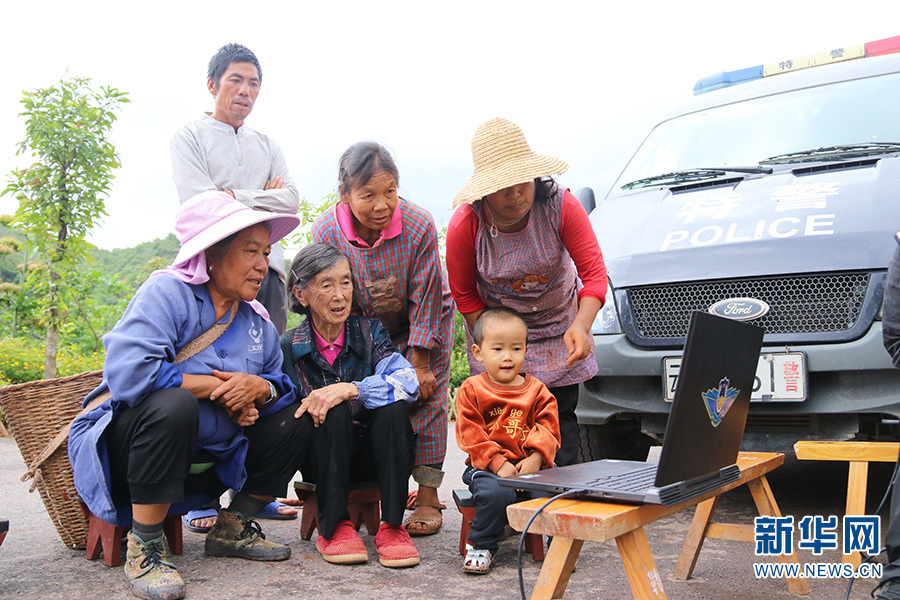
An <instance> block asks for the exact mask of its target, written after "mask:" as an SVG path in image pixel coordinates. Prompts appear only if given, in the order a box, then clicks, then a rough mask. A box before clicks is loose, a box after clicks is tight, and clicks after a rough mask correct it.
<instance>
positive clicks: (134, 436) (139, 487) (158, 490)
mask: <svg viewBox="0 0 900 600" xmlns="http://www.w3.org/2000/svg"><path fill="white" fill-rule="evenodd" d="M197 402H198V400H197V399H196V398H194V395H193V394H191V393H190V392H188V391H187V390H183V389H181V388H167V389H163V390H158V391H156V392H153V393H152V394H150V395H148V396H147V397H146V398H145V399H144V400H143V401H142V402H141V403H140V404H139V405H137V406H135V407H134V408H127V409H125V410H123V411H121V412H120V413H119V414H117V415H116V416H115V418H113V420H112V422H111V423H110V425H109V427H108V428H107V430H106V434H105V435H106V448H107V452H108V453H109V463H110V479H111V482H112V494H113V500H114V501H115V502H116V504H132V503H133V504H170V503H177V502H183V501H184V499H185V497H189V498H194V497H195V496H202V497H204V498H205V499H201V500H200V501H199V502H198V503H197V506H198V507H199V506H202V505H203V503H205V502H206V501H208V500H209V499H211V498H214V497H217V496H219V495H221V494H222V493H223V492H224V491H225V489H226V486H225V485H224V484H223V483H222V482H221V481H220V480H219V477H218V476H217V475H216V473H215V470H214V469H209V470H207V471H205V472H203V473H201V474H199V475H189V471H190V466H191V463H192V462H195V459H197V450H196V448H195V446H196V442H197V431H198V411H197ZM200 402H208V400H200ZM297 407H298V405H297V404H294V405H291V406H288V407H286V408H284V409H282V410H281V411H279V412H277V413H275V414H273V415H269V416H267V417H261V418H260V419H259V420H258V421H257V422H256V423H254V424H253V425H252V426H251V427H246V428H244V433H245V435H246V436H247V438H248V439H249V441H250V444H249V446H248V450H247V458H246V460H245V462H244V467H245V468H246V470H247V481H246V483H245V484H244V487H243V490H242V491H244V492H246V493H248V494H255V495H260V496H269V495H272V496H277V495H284V494H285V492H286V491H287V485H288V482H289V481H290V480H291V477H292V476H293V475H294V473H295V472H296V471H297V469H298V468H299V466H300V464H301V462H302V459H303V457H304V456H305V454H307V453H308V452H309V446H310V442H311V439H312V431H311V430H312V423H311V422H310V423H308V424H304V423H302V422H301V421H299V420H297V419H295V418H294V411H295V410H296V409H297ZM208 460H209V457H208V456H205V457H202V458H199V459H198V460H196V462H206V461H208Z"/></svg>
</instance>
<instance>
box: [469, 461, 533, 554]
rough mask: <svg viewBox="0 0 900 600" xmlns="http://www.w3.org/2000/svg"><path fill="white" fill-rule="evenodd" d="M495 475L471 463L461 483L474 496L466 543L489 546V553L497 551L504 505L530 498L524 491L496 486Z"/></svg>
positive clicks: (502, 526)
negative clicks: (472, 514) (473, 508)
mask: <svg viewBox="0 0 900 600" xmlns="http://www.w3.org/2000/svg"><path fill="white" fill-rule="evenodd" d="M498 479H500V478H499V477H497V475H496V474H495V473H492V472H490V471H482V470H481V469H476V468H475V467H472V466H469V467H466V470H465V471H464V472H463V475H462V480H463V483H465V484H467V485H468V486H469V491H470V492H472V497H473V498H474V499H475V518H474V519H472V527H471V529H469V543H470V544H472V546H474V547H475V548H479V549H487V550H490V551H491V553H492V554H497V544H498V542H499V541H500V538H502V537H503V531H504V530H505V529H506V524H507V523H508V521H507V519H506V507H507V506H509V505H510V504H515V503H516V502H520V501H521V500H527V499H529V498H531V494H529V493H528V492H517V491H516V490H514V489H512V488H506V487H500V484H498V483H497V480H498Z"/></svg>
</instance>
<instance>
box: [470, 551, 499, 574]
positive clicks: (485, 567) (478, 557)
mask: <svg viewBox="0 0 900 600" xmlns="http://www.w3.org/2000/svg"><path fill="white" fill-rule="evenodd" d="M492 562H494V554H493V553H492V552H491V551H490V550H488V549H486V548H475V547H474V546H473V545H472V544H466V557H465V558H464V559H463V571H464V572H466V573H474V574H476V575H484V574H485V573H487V572H488V571H490V570H491V563H492Z"/></svg>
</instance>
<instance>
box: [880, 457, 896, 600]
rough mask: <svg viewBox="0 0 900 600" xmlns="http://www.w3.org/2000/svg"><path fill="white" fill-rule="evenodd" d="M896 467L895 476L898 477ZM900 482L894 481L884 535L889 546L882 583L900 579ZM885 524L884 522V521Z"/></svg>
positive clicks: (886, 544) (885, 542)
mask: <svg viewBox="0 0 900 600" xmlns="http://www.w3.org/2000/svg"><path fill="white" fill-rule="evenodd" d="M897 468H900V466H898V467H895V471H894V475H895V476H896V475H897V472H896V469H897ZM898 484H900V482H898V481H894V488H893V490H892V491H891V521H890V524H889V525H888V528H887V532H886V533H885V534H884V545H885V546H887V560H888V562H887V564H886V565H884V571H882V573H881V582H882V583H885V582H887V581H889V580H891V579H900V490H898V489H897V488H898V487H900V486H898ZM882 522H883V521H882Z"/></svg>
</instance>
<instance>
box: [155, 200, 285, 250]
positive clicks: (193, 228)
mask: <svg viewBox="0 0 900 600" xmlns="http://www.w3.org/2000/svg"><path fill="white" fill-rule="evenodd" d="M257 223H265V224H266V225H267V226H268V228H269V243H270V244H273V245H274V244H275V243H276V242H278V241H279V240H280V239H281V238H283V237H284V236H286V235H287V234H289V233H290V232H292V231H293V230H294V229H295V228H296V227H297V225H299V224H300V218H299V217H297V216H295V215H285V214H279V213H273V212H268V211H262V210H253V209H252V208H250V207H249V206H246V205H245V204H242V203H241V202H238V201H237V200H235V199H234V198H232V197H231V196H230V195H229V194H226V193H225V192H217V191H210V192H202V193H200V194H197V195H196V196H194V197H193V198H191V199H190V200H188V201H187V202H185V203H184V204H183V205H182V207H181V210H179V211H178V216H177V217H175V236H176V237H177V238H178V241H179V242H181V249H180V250H179V251H178V256H176V257H175V260H174V261H173V262H172V264H173V265H179V264H181V263H183V262H186V261H188V260H190V259H191V258H193V257H194V256H197V255H198V254H200V253H201V252H203V251H204V250H206V249H207V248H209V247H210V246H212V245H213V244H215V243H216V242H220V241H222V240H224V239H225V238H227V237H228V236H229V235H231V234H233V233H237V232H238V231H241V230H243V229H246V228H248V227H250V226H251V225H256V224H257Z"/></svg>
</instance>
